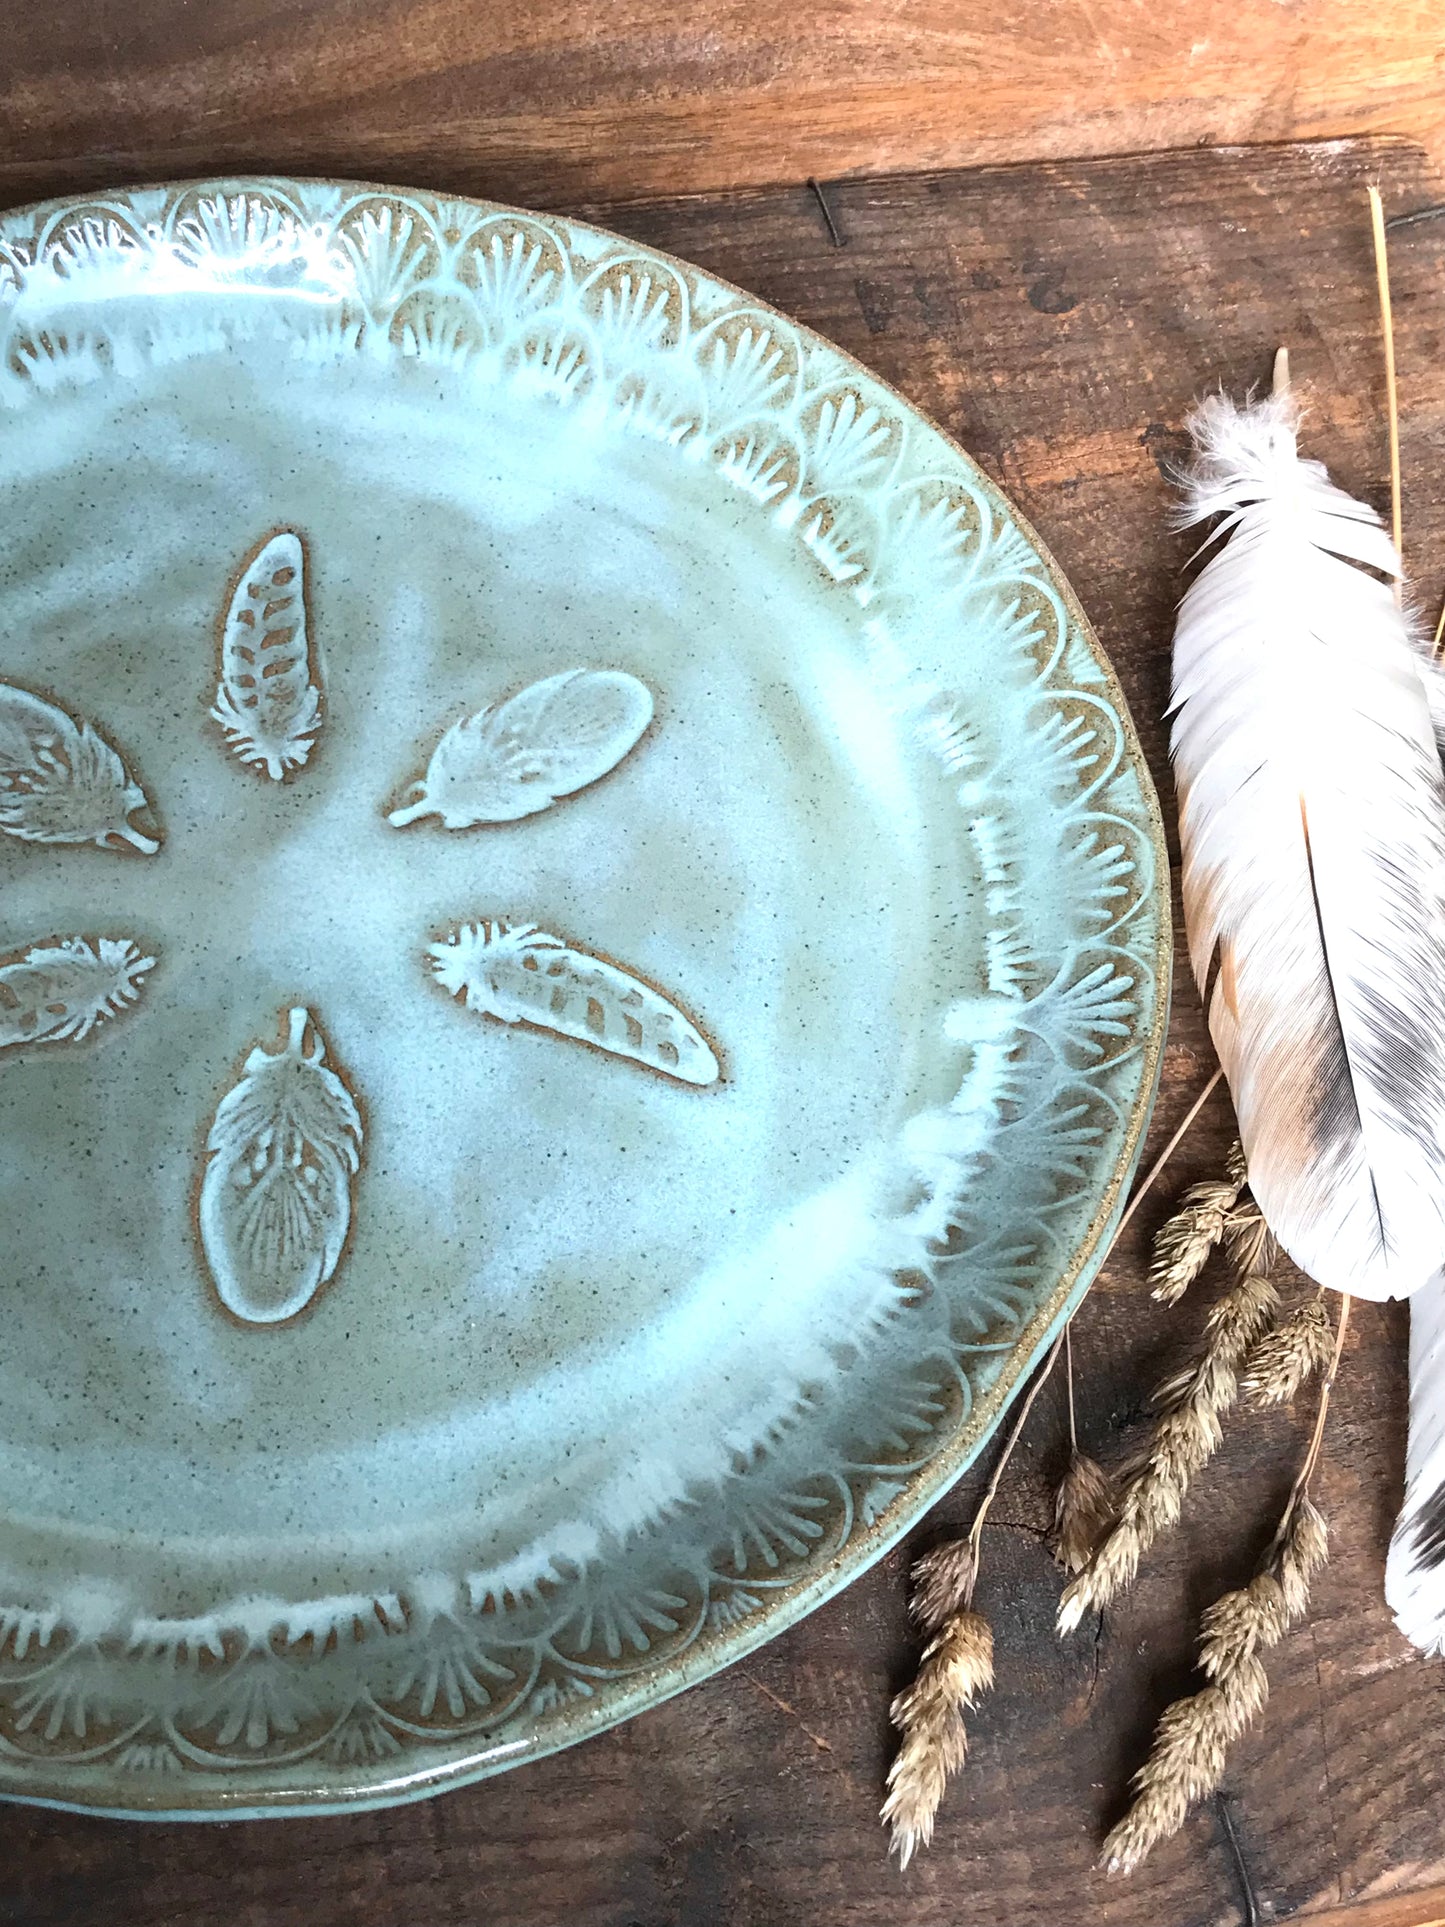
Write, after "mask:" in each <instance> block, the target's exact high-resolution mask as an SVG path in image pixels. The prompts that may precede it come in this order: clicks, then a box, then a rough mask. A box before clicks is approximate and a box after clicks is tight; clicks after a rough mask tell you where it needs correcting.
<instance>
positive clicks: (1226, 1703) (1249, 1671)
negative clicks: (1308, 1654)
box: [1103, 1496, 1328, 1873]
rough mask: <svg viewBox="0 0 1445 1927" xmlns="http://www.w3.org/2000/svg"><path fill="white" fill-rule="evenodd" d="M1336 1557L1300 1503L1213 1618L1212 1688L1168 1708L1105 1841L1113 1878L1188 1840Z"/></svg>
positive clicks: (1315, 1518)
mask: <svg viewBox="0 0 1445 1927" xmlns="http://www.w3.org/2000/svg"><path fill="white" fill-rule="evenodd" d="M1327 1555H1328V1547H1327V1534H1326V1529H1325V1522H1324V1520H1323V1519H1322V1518H1321V1517H1320V1515H1319V1513H1318V1512H1317V1511H1316V1509H1315V1507H1314V1506H1313V1505H1312V1504H1311V1503H1310V1501H1309V1500H1308V1499H1307V1498H1305V1497H1302V1496H1301V1497H1297V1498H1294V1499H1292V1500H1291V1504H1290V1509H1289V1510H1288V1511H1287V1512H1286V1514H1285V1517H1284V1519H1283V1521H1282V1522H1281V1531H1280V1534H1279V1536H1278V1537H1277V1538H1276V1540H1275V1542H1274V1544H1273V1545H1272V1546H1271V1547H1270V1549H1269V1552H1268V1553H1267V1554H1266V1555H1265V1560H1264V1563H1263V1565H1262V1567H1261V1569H1260V1571H1259V1572H1257V1573H1256V1574H1255V1576H1254V1578H1253V1579H1252V1580H1251V1581H1250V1583H1249V1584H1248V1585H1247V1586H1245V1587H1243V1588H1242V1589H1241V1590H1240V1591H1238V1592H1227V1593H1225V1594H1224V1596H1223V1598H1221V1599H1217V1600H1216V1601H1215V1603H1214V1604H1213V1605H1212V1606H1211V1607H1210V1608H1209V1609H1208V1611H1207V1612H1206V1613H1205V1614H1204V1618H1203V1621H1202V1623H1201V1627H1200V1637H1199V1665H1200V1670H1201V1671H1202V1672H1203V1673H1204V1674H1205V1676H1206V1678H1207V1679H1208V1680H1209V1684H1208V1686H1206V1687H1205V1689H1204V1691H1203V1692H1202V1693H1196V1694H1194V1695H1193V1696H1192V1697H1191V1698H1189V1699H1182V1700H1176V1701H1175V1703H1174V1704H1173V1705H1172V1706H1168V1707H1166V1708H1165V1709H1164V1713H1163V1716H1162V1717H1161V1719H1160V1721H1159V1726H1158V1730H1157V1731H1156V1733H1155V1736H1154V1745H1153V1747H1152V1749H1151V1751H1150V1754H1149V1758H1148V1759H1147V1760H1146V1761H1145V1763H1144V1765H1143V1766H1142V1767H1141V1768H1140V1770H1139V1772H1138V1773H1137V1774H1136V1775H1135V1776H1134V1785H1135V1788H1136V1789H1137V1797H1136V1798H1135V1801H1134V1804H1133V1806H1131V1807H1130V1809H1129V1811H1128V1813H1127V1814H1125V1816H1124V1818H1123V1819H1122V1820H1121V1821H1120V1823H1119V1825H1118V1826H1117V1827H1115V1828H1114V1830H1113V1832H1112V1833H1111V1834H1110V1835H1109V1837H1108V1839H1107V1840H1106V1841H1105V1842H1104V1852H1103V1861H1104V1864H1105V1866H1107V1868H1108V1869H1109V1871H1110V1873H1132V1872H1133V1870H1134V1868H1135V1867H1137V1866H1138V1865H1139V1863H1140V1861H1141V1860H1143V1859H1144V1857H1145V1855H1146V1854H1147V1853H1148V1852H1149V1851H1150V1849H1151V1848H1152V1847H1154V1846H1155V1845H1156V1844H1157V1843H1158V1842H1159V1841H1160V1840H1163V1839H1166V1838H1167V1837H1168V1836H1169V1835H1170V1834H1172V1833H1176V1832H1177V1831H1178V1829H1179V1828H1180V1826H1181V1825H1182V1824H1183V1821H1184V1816H1185V1814H1186V1813H1187V1812H1188V1811H1189V1808H1190V1806H1191V1805H1192V1804H1193V1802H1194V1801H1196V1800H1201V1799H1203V1798H1204V1797H1205V1795H1206V1794H1209V1793H1212V1792H1213V1791H1214V1790H1215V1788H1216V1787H1217V1786H1218V1784H1219V1781H1220V1776H1221V1775H1222V1774H1223V1771H1224V1761H1225V1756H1226V1753H1227V1751H1228V1748H1229V1747H1230V1746H1231V1745H1232V1744H1233V1742H1234V1741H1235V1740H1236V1739H1237V1738H1238V1737H1239V1735H1240V1734H1241V1733H1242V1732H1243V1731H1244V1730H1245V1728H1246V1727H1247V1726H1248V1725H1249V1724H1250V1722H1251V1721H1252V1720H1254V1719H1255V1718H1257V1717H1258V1715H1259V1714H1260V1713H1261V1712H1262V1711H1263V1708H1264V1704H1265V1701H1266V1700H1267V1699H1268V1697H1269V1679H1268V1676H1267V1675H1266V1673H1265V1670H1264V1662H1263V1660H1262V1659H1261V1658H1260V1654H1261V1653H1262V1652H1265V1651H1267V1650H1268V1649H1269V1648H1270V1647H1271V1646H1274V1645H1276V1644H1277V1643H1278V1642H1279V1640H1281V1639H1282V1638H1283V1637H1284V1635H1285V1633H1286V1632H1287V1631H1288V1630H1289V1628H1290V1626H1292V1625H1293V1624H1294V1623H1295V1621H1296V1620H1298V1619H1299V1618H1300V1616H1301V1615H1302V1613H1303V1612H1304V1609H1305V1606H1306V1604H1307V1603H1308V1599H1309V1581H1310V1578H1311V1577H1312V1575H1313V1574H1314V1573H1316V1572H1318V1570H1319V1568H1320V1567H1321V1566H1322V1565H1323V1564H1324V1562H1325V1559H1326V1557H1327Z"/></svg>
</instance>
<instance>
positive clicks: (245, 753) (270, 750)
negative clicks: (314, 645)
mask: <svg viewBox="0 0 1445 1927" xmlns="http://www.w3.org/2000/svg"><path fill="white" fill-rule="evenodd" d="M211 714H212V716H214V718H215V719H216V721H217V722H218V723H219V724H220V725H221V728H222V729H223V730H224V731H225V732H226V740H227V742H228V743H229V744H230V745H231V748H232V750H233V751H234V753H235V754H236V755H237V756H238V757H239V758H240V759H241V761H242V762H243V763H247V764H250V765H251V766H252V767H254V768H256V769H258V770H260V769H264V771H265V773H266V774H267V776H269V777H270V778H271V779H272V780H273V781H274V782H277V783H279V782H280V781H281V780H282V778H283V777H285V776H286V775H287V773H288V772H289V771H291V770H297V769H300V768H301V765H302V764H303V763H304V762H305V761H306V759H307V757H308V756H309V755H310V754H311V751H312V748H313V746H314V744H315V741H316V733H317V731H318V730H319V729H320V727H321V691H320V690H319V689H318V688H317V687H316V684H315V682H314V681H313V680H312V674H311V651H310V643H309V640H308V638H307V634H306V554H305V550H304V549H303V548H302V546H301V537H300V536H299V535H297V534H296V532H295V531H294V529H282V530H281V532H280V534H279V535H273V536H272V537H271V538H270V540H269V541H266V542H263V543H262V544H261V546H260V548H259V549H257V550H256V552H255V554H254V555H253V556H251V557H250V558H249V560H248V561H247V563H246V566H245V568H244V569H243V570H242V571H241V579H240V581H239V582H238V583H237V584H236V591H235V594H234V595H233V596H232V597H231V603H230V607H229V608H228V609H227V611H226V626H225V629H224V630H223V631H222V635H221V681H220V685H219V687H218V688H217V690H216V700H215V703H214V704H213V705H212V708H211Z"/></svg>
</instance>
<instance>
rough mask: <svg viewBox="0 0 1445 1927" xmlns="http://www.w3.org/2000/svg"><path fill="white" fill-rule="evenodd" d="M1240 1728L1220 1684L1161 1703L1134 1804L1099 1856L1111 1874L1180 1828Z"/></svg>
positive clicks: (1214, 1779)
mask: <svg viewBox="0 0 1445 1927" xmlns="http://www.w3.org/2000/svg"><path fill="white" fill-rule="evenodd" d="M1238 1730H1239V1729H1238V1726H1237V1713H1236V1709H1235V1707H1234V1706H1233V1705H1231V1703H1230V1698H1229V1695H1228V1693H1226V1692H1225V1690H1224V1689H1223V1688H1222V1687H1219V1686H1206V1687H1205V1689H1204V1691H1203V1692H1202V1693H1195V1694H1193V1695H1192V1696H1191V1697H1190V1698H1188V1699H1181V1700H1175V1702H1174V1704H1173V1705H1172V1706H1166V1707H1165V1709H1164V1711H1163V1713H1162V1714H1161V1716H1160V1719H1159V1726H1158V1729H1157V1731H1156V1733H1155V1735H1154V1745H1153V1748H1152V1750H1151V1752H1150V1754H1149V1758H1148V1759H1147V1760H1146V1761H1145V1762H1144V1764H1143V1766H1142V1767H1140V1769H1139V1771H1138V1772H1137V1773H1136V1774H1135V1775H1134V1786H1135V1787H1136V1789H1137V1793H1136V1797H1135V1800H1134V1804H1133V1805H1132V1806H1131V1807H1130V1809H1129V1811H1128V1812H1127V1813H1126V1814H1125V1816H1124V1818H1123V1819H1122V1820H1121V1821H1120V1822H1119V1824H1118V1826H1116V1827H1115V1828H1114V1830H1113V1831H1112V1833H1110V1834H1109V1836H1108V1838H1107V1839H1106V1840H1105V1842H1104V1850H1103V1853H1102V1854H1101V1855H1100V1860H1101V1862H1102V1864H1103V1865H1104V1866H1105V1867H1106V1868H1107V1869H1108V1871H1109V1872H1110V1873H1132V1872H1133V1871H1134V1869H1135V1868H1136V1867H1137V1866H1138V1865H1139V1863H1140V1861H1142V1860H1143V1859H1144V1857H1145V1856H1146V1854H1148V1853H1149V1852H1150V1851H1151V1849H1152V1848H1154V1847H1155V1846H1157V1845H1158V1843H1159V1841H1161V1840H1165V1839H1167V1838H1168V1837H1169V1835H1170V1834H1172V1833H1177V1832H1178V1831H1179V1829H1180V1827H1181V1826H1182V1825H1183V1823H1184V1816H1185V1814H1186V1813H1188V1811H1189V1808H1190V1806H1191V1805H1192V1804H1193V1802H1194V1801H1195V1800H1200V1799H1203V1798H1204V1796H1205V1795H1206V1794H1209V1793H1213V1791H1214V1789H1215V1788H1216V1787H1217V1786H1218V1785H1219V1781H1220V1777H1221V1775H1222V1774H1223V1772H1224V1760H1225V1755H1226V1752H1227V1750H1228V1747H1229V1743H1230V1741H1231V1740H1233V1739H1234V1738H1236V1737H1237V1733H1238Z"/></svg>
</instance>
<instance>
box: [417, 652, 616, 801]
mask: <svg viewBox="0 0 1445 1927" xmlns="http://www.w3.org/2000/svg"><path fill="white" fill-rule="evenodd" d="M651 721H652V692H651V691H650V690H649V689H648V687H647V685H646V683H642V682H639V681H638V680H637V678H636V676H629V675H627V674H626V673H625V672H624V671H623V670H620V669H569V670H567V671H566V672H565V673H564V674H562V675H560V676H548V677H547V678H546V679H545V680H544V681H542V682H534V683H532V684H530V685H529V686H528V687H527V688H526V689H523V690H519V691H518V693H517V694H516V695H515V696H512V697H510V698H509V699H508V700H507V701H506V702H503V703H497V704H495V705H494V706H493V707H491V708H489V709H483V710H481V711H479V712H478V714H477V715H475V716H468V717H467V718H465V720H464V721H462V722H459V723H453V725H452V727H451V728H450V729H449V730H448V731H447V733H446V735H445V736H443V737H442V739H441V741H440V742H439V743H438V744H437V746H436V748H435V749H434V750H433V751H432V755H431V760H430V762H429V763H428V764H427V771H426V775H425V776H424V777H423V778H422V780H421V781H420V782H418V783H413V784H412V785H411V787H410V790H409V791H408V797H409V800H408V801H407V802H406V803H404V804H403V805H402V806H401V808H400V809H395V810H392V811H391V813H390V816H389V818H388V821H389V822H392V823H394V824H395V825H396V826H397V828H398V829H401V828H404V827H405V825H406V824H408V823H415V822H416V821H417V820H418V819H419V818H420V817H423V816H435V817H439V818H440V820H441V823H442V826H443V828H445V829H448V830H469V829H473V828H475V826H476V825H477V824H479V823H515V822H517V821H518V820H519V819H520V818H521V817H524V816H533V815H535V814H536V813H537V811H539V810H546V809H550V808H551V806H552V805H553V804H554V803H555V802H556V801H557V800H558V798H559V797H563V796H572V795H574V794H575V793H576V791H578V790H581V789H586V787H587V786H588V784H589V783H595V782H597V781H598V780H599V779H600V778H601V777H604V776H606V775H607V773H608V771H609V770H614V769H616V767H617V765H618V764H619V763H620V762H621V761H622V760H623V758H624V757H625V756H628V755H630V753H631V752H632V750H634V749H635V748H636V746H637V744H638V742H639V741H640V739H641V737H642V734H643V732H644V730H645V729H646V728H647V725H648V724H649V723H650V722H651Z"/></svg>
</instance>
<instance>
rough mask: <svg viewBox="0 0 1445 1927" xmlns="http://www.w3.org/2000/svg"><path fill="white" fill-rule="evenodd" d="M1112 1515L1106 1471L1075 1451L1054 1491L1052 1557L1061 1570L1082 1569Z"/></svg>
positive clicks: (1112, 1519) (1111, 1495)
mask: <svg viewBox="0 0 1445 1927" xmlns="http://www.w3.org/2000/svg"><path fill="white" fill-rule="evenodd" d="M1116 1517H1117V1508H1116V1505H1115V1499H1114V1487H1113V1484H1112V1482H1111V1481H1110V1479H1109V1475H1108V1473H1107V1472H1105V1470H1104V1468H1103V1467H1102V1466H1101V1465H1097V1464H1096V1463H1095V1462H1094V1460H1093V1459H1090V1458H1086V1457H1085V1455H1084V1454H1083V1453H1082V1452H1079V1451H1075V1452H1074V1453H1073V1454H1072V1456H1071V1457H1070V1459H1069V1467H1068V1470H1067V1471H1066V1472H1065V1474H1064V1476H1063V1478H1062V1479H1061V1480H1060V1481H1059V1489H1058V1491H1057V1492H1056V1493H1055V1494H1054V1558H1055V1559H1056V1560H1057V1561H1058V1563H1059V1564H1060V1565H1061V1566H1062V1567H1063V1569H1064V1571H1065V1572H1082V1571H1083V1569H1084V1567H1085V1566H1086V1565H1087V1564H1088V1563H1089V1555H1090V1554H1091V1553H1092V1552H1093V1550H1094V1548H1095V1546H1096V1545H1098V1543H1099V1541H1100V1540H1101V1539H1102V1538H1103V1536H1104V1534H1105V1533H1106V1532H1107V1531H1108V1530H1109V1527H1110V1526H1111V1525H1112V1524H1113V1523H1114V1520H1115V1518H1116Z"/></svg>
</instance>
